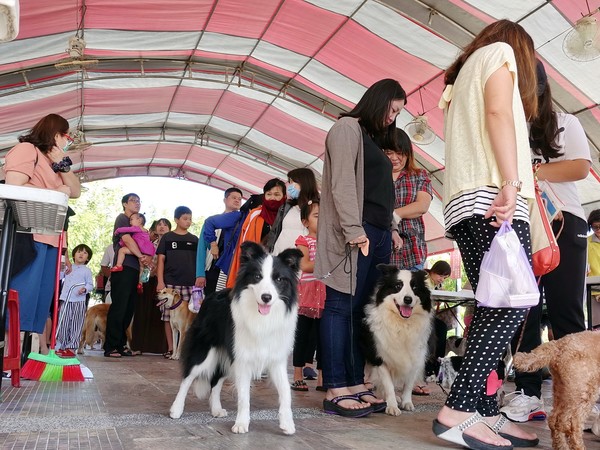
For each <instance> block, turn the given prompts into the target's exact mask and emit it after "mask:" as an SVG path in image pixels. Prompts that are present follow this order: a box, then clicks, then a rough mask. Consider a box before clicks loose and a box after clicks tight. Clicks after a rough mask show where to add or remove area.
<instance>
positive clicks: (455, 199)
mask: <svg viewBox="0 0 600 450" xmlns="http://www.w3.org/2000/svg"><path fill="white" fill-rule="evenodd" d="M535 66H536V58H535V50H534V46H533V40H532V39H531V37H530V36H529V35H528V34H527V32H526V31H525V30H524V29H523V28H522V27H521V26H520V25H518V24H515V23H513V22H510V21H508V20H500V21H498V22H495V23H492V24H490V25H488V26H487V27H485V28H484V29H483V30H482V31H481V32H480V33H479V34H478V35H477V36H476V37H475V38H474V40H473V42H471V44H469V45H468V46H467V47H466V48H465V49H464V51H463V53H462V54H461V55H460V56H459V57H458V59H457V60H456V61H455V62H454V63H453V64H452V65H451V66H450V67H449V68H448V70H447V71H446V76H445V84H446V89H445V90H444V93H443V95H442V99H441V100H440V107H441V108H443V109H444V114H445V126H444V136H445V139H446V154H445V162H446V174H445V181H444V221H445V224H446V236H447V237H449V238H452V239H456V241H457V245H458V248H459V250H460V253H461V256H462V259H463V262H464V264H465V270H466V272H467V276H468V278H469V281H470V283H471V285H472V286H473V290H475V291H476V290H477V282H478V280H479V266H480V264H481V260H482V257H483V254H484V253H485V252H486V251H487V250H488V249H489V247H490V244H491V242H492V239H493V238H494V236H495V235H496V232H497V231H498V227H499V226H500V224H502V222H504V221H509V222H511V223H512V225H513V228H514V230H515V231H516V233H517V235H518V237H519V240H520V241H521V243H522V244H523V245H524V247H525V249H526V252H527V254H528V255H529V257H531V248H530V247H531V246H530V235H529V214H528V209H527V198H533V196H534V191H533V175H532V170H531V159H530V153H529V138H528V132H527V120H528V119H531V118H533V117H535V116H536V114H537V96H536V89H537V80H536V72H535ZM526 312H527V311H526V310H525V309H513V308H486V307H481V306H478V307H477V310H476V312H475V315H474V318H473V321H472V323H471V327H470V329H469V345H468V347H467V350H466V353H465V355H464V359H463V363H462V366H461V370H460V372H459V373H458V376H457V378H456V381H455V382H454V384H453V385H452V389H451V391H450V394H449V396H448V399H447V400H446V404H445V406H444V407H443V408H442V409H441V410H440V412H439V413H438V416H437V419H436V420H434V422H433V431H434V433H435V434H436V435H437V436H438V437H439V438H441V439H444V440H447V441H450V442H453V443H456V444H459V445H463V446H465V447H467V448H475V449H480V448H485V449H488V450H490V449H512V448H513V445H516V446H534V445H537V443H538V439H537V437H536V436H535V434H532V433H527V432H525V431H524V430H521V429H520V428H519V427H518V426H517V425H515V424H513V423H511V422H508V421H507V419H506V418H505V417H504V416H501V415H500V412H499V409H498V402H497V399H496V391H497V389H498V387H499V383H498V379H497V374H496V372H495V370H494V369H495V368H496V367H497V365H498V360H499V359H500V357H501V355H502V352H503V351H504V349H505V348H506V346H507V345H508V344H509V343H510V341H511V339H512V337H513V335H514V334H515V331H516V329H517V327H518V326H519V324H521V322H522V321H523V318H524V317H525V314H526Z"/></svg>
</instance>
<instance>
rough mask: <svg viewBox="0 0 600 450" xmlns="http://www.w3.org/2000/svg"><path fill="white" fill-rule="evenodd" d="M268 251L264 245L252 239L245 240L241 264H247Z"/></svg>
mask: <svg viewBox="0 0 600 450" xmlns="http://www.w3.org/2000/svg"><path fill="white" fill-rule="evenodd" d="M265 254H266V252H265V249H264V247H263V246H262V245H260V244H257V243H256V242H252V241H245V242H243V243H242V245H241V247H240V264H245V263H247V262H248V261H252V260H253V259H258V258H261V257H263V256H265Z"/></svg>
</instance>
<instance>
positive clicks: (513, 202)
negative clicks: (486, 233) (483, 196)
mask: <svg viewBox="0 0 600 450" xmlns="http://www.w3.org/2000/svg"><path fill="white" fill-rule="evenodd" d="M516 209H517V188H516V187H514V186H511V185H506V186H504V187H503V188H502V189H500V192H498V195H496V197H495V198H494V201H493V202H492V205H491V206H490V207H489V208H488V210H487V211H486V212H485V218H486V219H489V218H490V217H492V216H495V217H496V220H495V221H494V222H490V224H491V225H493V226H495V227H499V226H500V225H502V222H504V221H508V222H510V223H512V218H513V215H514V214H515V210H516Z"/></svg>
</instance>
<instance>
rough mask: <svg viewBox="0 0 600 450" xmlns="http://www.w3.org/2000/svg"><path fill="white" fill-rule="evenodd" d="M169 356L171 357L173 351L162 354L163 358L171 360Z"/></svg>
mask: <svg viewBox="0 0 600 450" xmlns="http://www.w3.org/2000/svg"><path fill="white" fill-rule="evenodd" d="M171 356H173V350H169V351H168V352H165V353H163V358H165V359H171Z"/></svg>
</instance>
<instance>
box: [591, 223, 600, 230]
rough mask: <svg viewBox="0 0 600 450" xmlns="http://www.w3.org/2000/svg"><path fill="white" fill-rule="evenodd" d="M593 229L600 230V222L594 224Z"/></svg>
mask: <svg viewBox="0 0 600 450" xmlns="http://www.w3.org/2000/svg"><path fill="white" fill-rule="evenodd" d="M592 230H594V231H598V230H600V223H599V224H597V225H592Z"/></svg>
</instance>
